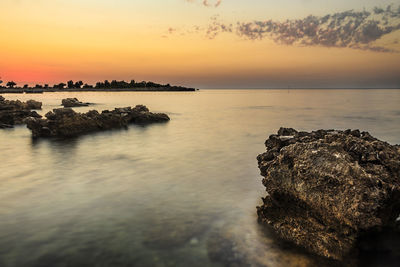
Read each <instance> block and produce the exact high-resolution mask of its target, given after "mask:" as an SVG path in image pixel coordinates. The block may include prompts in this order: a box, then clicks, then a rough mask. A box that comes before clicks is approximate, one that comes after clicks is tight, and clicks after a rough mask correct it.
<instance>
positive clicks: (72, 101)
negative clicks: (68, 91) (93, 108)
mask: <svg viewBox="0 0 400 267" xmlns="http://www.w3.org/2000/svg"><path fill="white" fill-rule="evenodd" d="M61 105H62V106H64V107H65V108H73V107H87V106H89V105H90V103H83V102H81V101H79V100H78V99H77V98H65V99H63V100H62V101H61Z"/></svg>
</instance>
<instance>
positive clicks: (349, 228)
mask: <svg viewBox="0 0 400 267" xmlns="http://www.w3.org/2000/svg"><path fill="white" fill-rule="evenodd" d="M265 145H266V147H267V151H266V152H265V153H263V154H261V155H259V156H258V158H257V159H258V166H259V168H260V171H261V175H262V176H264V179H263V184H264V186H265V187H266V190H267V192H268V196H267V197H266V198H263V205H262V206H260V207H257V213H258V216H259V219H260V220H261V221H262V222H265V223H268V224H269V225H271V226H272V228H273V229H274V230H275V231H276V232H277V234H278V235H279V236H280V237H282V238H283V239H285V240H288V241H292V242H294V243H295V244H297V245H299V246H301V247H304V248H306V249H307V250H309V251H311V252H314V253H316V254H318V255H321V256H325V257H328V258H332V259H336V260H342V259H344V258H346V257H347V256H348V255H349V254H351V253H352V252H354V247H355V245H356V242H357V240H358V239H359V238H360V237H363V236H365V235H366V234H368V233H371V232H376V231H380V230H381V229H383V228H385V227H390V226H391V225H394V224H395V222H396V218H397V217H398V216H399V213H400V146H398V145H396V146H394V145H390V144H388V143H386V142H383V141H380V140H378V139H376V138H374V137H372V136H371V135H370V134H369V133H367V132H361V133H360V131H359V130H353V131H351V130H346V131H335V130H318V131H314V132H311V133H308V132H298V131H296V130H294V129H292V128H281V129H280V130H279V131H278V134H276V135H271V136H270V137H269V138H268V140H267V141H266V142H265Z"/></svg>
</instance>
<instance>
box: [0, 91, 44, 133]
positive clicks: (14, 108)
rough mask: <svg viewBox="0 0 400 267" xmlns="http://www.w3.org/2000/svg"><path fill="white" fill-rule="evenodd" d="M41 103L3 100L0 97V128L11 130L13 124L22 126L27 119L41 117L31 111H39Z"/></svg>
mask: <svg viewBox="0 0 400 267" xmlns="http://www.w3.org/2000/svg"><path fill="white" fill-rule="evenodd" d="M41 108H42V103H41V102H37V101H35V100H28V101H27V102H21V101H19V100H5V99H4V97H2V96H0V124H1V125H2V126H1V127H0V128H12V126H13V125H15V124H22V123H24V120H25V119H26V118H29V117H34V118H40V117H41V116H40V115H39V114H38V113H37V112H35V111H31V110H32V109H41Z"/></svg>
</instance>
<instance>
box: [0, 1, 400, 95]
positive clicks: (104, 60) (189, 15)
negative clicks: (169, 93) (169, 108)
mask: <svg viewBox="0 0 400 267" xmlns="http://www.w3.org/2000/svg"><path fill="white" fill-rule="evenodd" d="M0 77H1V79H2V80H3V81H10V80H14V81H15V82H17V84H19V85H23V84H25V83H28V84H31V85H34V84H36V83H41V84H44V83H48V84H50V85H51V84H53V83H59V82H65V81H67V80H71V79H72V80H83V81H84V82H88V83H95V82H96V81H100V80H105V79H108V80H131V79H135V80H136V81H142V80H145V81H154V82H159V83H171V84H176V85H184V86H191V87H196V88H336V87H345V88H353V87H363V88H370V87H373V88H400V1H399V0H397V1H386V0H279V1H276V0H140V1H139V0H1V2H0Z"/></svg>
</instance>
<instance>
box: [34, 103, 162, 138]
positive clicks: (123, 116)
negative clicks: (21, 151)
mask: <svg viewBox="0 0 400 267" xmlns="http://www.w3.org/2000/svg"><path fill="white" fill-rule="evenodd" d="M45 116H46V119H38V118H30V119H29V120H27V126H28V128H29V129H30V130H32V136H33V137H35V138H36V137H56V136H58V137H71V136H77V135H81V134H85V133H89V132H95V131H101V130H109V129H116V128H122V127H126V126H127V125H128V124H129V123H136V124H146V123H153V122H166V121H169V117H168V115H166V114H162V113H151V112H149V110H148V109H147V108H146V107H145V106H142V105H138V106H136V107H135V108H131V107H127V108H116V109H114V110H113V111H108V110H104V111H102V113H99V112H97V111H96V110H91V111H89V112H87V113H77V112H75V111H74V110H72V109H70V108H59V109H54V110H53V111H52V112H51V111H50V112H48V113H47V114H46V115H45Z"/></svg>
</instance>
